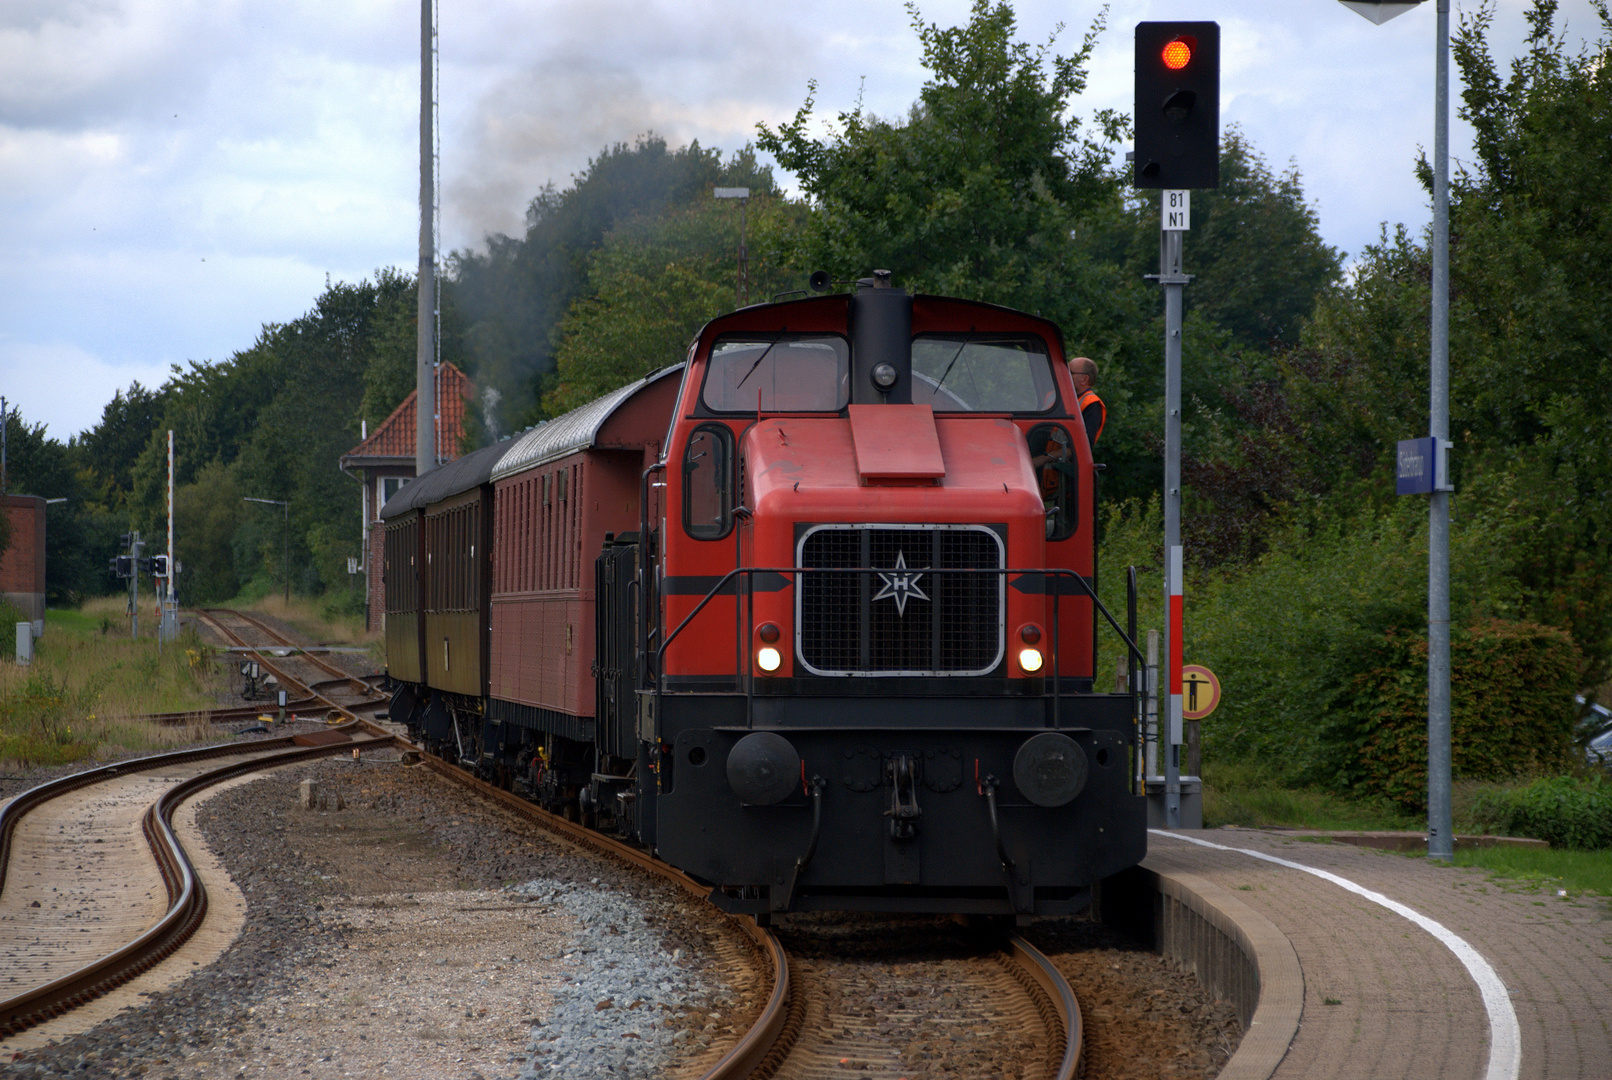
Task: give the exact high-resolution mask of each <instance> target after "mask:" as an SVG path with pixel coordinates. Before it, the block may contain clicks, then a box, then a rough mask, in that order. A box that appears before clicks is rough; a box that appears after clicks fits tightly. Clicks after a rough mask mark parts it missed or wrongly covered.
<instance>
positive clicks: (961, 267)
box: [758, 0, 1123, 307]
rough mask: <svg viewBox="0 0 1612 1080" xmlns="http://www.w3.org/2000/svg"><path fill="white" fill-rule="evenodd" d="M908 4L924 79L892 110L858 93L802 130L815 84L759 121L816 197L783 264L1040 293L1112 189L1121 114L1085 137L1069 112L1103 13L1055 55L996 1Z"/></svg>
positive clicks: (1048, 289) (987, 293) (1032, 295)
mask: <svg viewBox="0 0 1612 1080" xmlns="http://www.w3.org/2000/svg"><path fill="white" fill-rule="evenodd" d="M907 10H908V12H909V13H910V14H911V16H912V23H913V27H914V29H915V31H916V32H917V34H918V39H919V41H920V43H921V44H922V47H923V62H924V66H925V67H926V68H928V69H929V72H930V78H929V79H928V80H927V81H926V82H925V83H924V85H923V88H922V90H921V91H920V92H919V99H918V101H917V102H916V103H915V104H914V105H913V107H912V109H911V111H910V112H909V113H908V115H907V116H906V117H905V118H904V119H901V120H889V119H883V118H880V117H877V116H874V115H872V114H870V113H867V112H864V111H863V109H862V107H861V105H860V104H858V105H857V106H856V107H855V108H853V109H851V110H850V111H848V112H842V113H840V114H839V116H838V125H837V126H838V129H839V130H838V131H837V132H836V133H831V134H829V135H828V136H827V137H826V138H823V139H817V138H814V137H812V136H811V135H810V134H809V133H808V127H809V126H810V125H811V122H812V119H813V109H814V108H815V105H816V101H815V93H816V84H815V83H813V84H811V85H810V89H809V91H808V95H807V99H806V103H805V104H804V105H802V106H801V108H800V110H799V111H798V112H797V113H796V114H795V118H794V119H793V120H791V121H790V122H789V123H787V124H784V125H782V126H781V127H780V128H778V129H777V130H776V131H774V130H772V129H771V128H769V127H767V126H766V125H765V124H762V125H760V126H759V127H758V131H759V132H760V135H759V138H758V142H759V144H760V146H761V147H762V149H764V150H767V151H769V152H771V153H772V154H773V155H774V156H775V157H776V158H777V159H778V163H779V164H780V165H781V166H782V167H783V168H785V169H787V170H789V171H790V172H792V173H794V174H795V175H796V176H797V177H798V178H799V180H800V185H801V189H802V190H803V191H804V192H805V193H806V195H807V196H808V197H809V198H810V200H811V202H812V207H813V210H814V213H813V215H812V219H811V222H810V223H809V225H808V226H807V228H806V229H805V230H804V231H803V233H802V236H801V243H800V251H799V253H798V256H797V257H796V258H795V259H794V260H793V261H794V262H796V263H797V264H799V265H809V266H816V267H821V268H823V269H826V270H828V271H830V272H831V273H832V274H833V275H834V276H835V277H836V278H842V279H844V278H855V277H861V276H863V275H865V274H867V273H868V272H869V271H870V270H872V269H873V268H874V267H876V266H877V267H882V268H887V269H890V270H891V271H893V272H894V274H895V276H896V278H897V280H898V281H900V282H902V283H903V284H905V285H906V286H907V287H908V288H909V289H912V290H914V291H920V290H921V291H925V292H936V293H946V294H950V295H956V296H965V297H971V298H978V299H982V300H989V301H993V302H996V303H1004V304H1014V305H1016V306H1019V307H1040V306H1043V304H1044V303H1046V302H1049V301H1051V300H1052V299H1053V296H1054V292H1055V290H1057V289H1058V288H1059V287H1060V286H1062V285H1063V284H1065V283H1066V282H1067V276H1066V274H1064V273H1063V270H1064V265H1065V263H1066V262H1067V260H1068V259H1069V258H1070V256H1071V255H1072V254H1073V252H1072V251H1071V248H1072V244H1071V237H1070V232H1071V229H1073V228H1074V226H1075V225H1076V223H1077V221H1078V220H1079V218H1080V217H1081V215H1082V214H1084V213H1087V212H1092V211H1096V210H1097V209H1099V208H1100V207H1102V206H1104V205H1105V204H1107V203H1109V202H1110V201H1111V200H1112V199H1113V197H1114V194H1115V191H1116V188H1117V182H1116V177H1115V175H1114V173H1113V172H1112V170H1111V168H1110V167H1109V160H1110V158H1111V156H1112V153H1113V151H1114V149H1115V145H1116V143H1117V141H1118V139H1119V138H1120V135H1121V133H1122V131H1123V119H1122V118H1121V117H1119V116H1117V115H1114V114H1111V113H1103V114H1099V120H1100V132H1101V137H1099V138H1092V137H1089V136H1087V135H1086V134H1085V132H1084V129H1083V127H1082V122H1081V120H1080V119H1079V118H1078V117H1077V116H1075V115H1074V114H1073V113H1072V111H1071V105H1072V99H1073V98H1074V97H1075V96H1076V95H1078V94H1079V93H1080V92H1081V91H1082V90H1084V89H1085V86H1086V65H1087V63H1088V61H1089V60H1090V57H1091V52H1092V49H1093V48H1094V47H1095V45H1096V42H1097V36H1098V34H1099V33H1100V32H1101V30H1102V28H1103V16H1102V15H1099V16H1098V17H1097V19H1096V20H1094V22H1093V24H1092V26H1091V29H1090V30H1089V31H1088V32H1087V34H1086V37H1085V39H1084V41H1083V42H1082V44H1081V47H1080V48H1079V49H1078V50H1077V51H1076V52H1075V53H1074V54H1073V55H1070V56H1061V55H1059V54H1057V53H1055V52H1053V51H1052V44H1053V43H1052V42H1049V43H1047V44H1046V45H1042V46H1039V47H1034V48H1032V47H1031V46H1030V45H1028V44H1027V43H1025V42H1022V41H1015V40H1014V33H1015V31H1016V26H1017V24H1016V19H1015V16H1014V14H1013V9H1012V8H1011V7H1010V6H1009V5H1008V4H1006V3H996V4H992V3H990V2H989V0H975V3H974V5H973V8H972V11H971V15H970V19H969V22H968V24H967V25H966V26H963V27H953V28H943V27H940V26H938V25H935V24H926V23H925V22H924V21H923V18H922V16H921V15H920V14H919V12H918V9H917V7H916V6H914V5H913V4H910V3H909V4H908V5H907Z"/></svg>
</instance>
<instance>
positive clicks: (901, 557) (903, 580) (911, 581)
mask: <svg viewBox="0 0 1612 1080" xmlns="http://www.w3.org/2000/svg"><path fill="white" fill-rule="evenodd" d="M923 576H924V575H923V571H922V570H918V571H909V570H908V569H907V556H906V554H905V553H903V552H900V551H898V552H896V565H895V567H894V568H893V569H892V570H891V572H890V573H885V572H884V571H882V570H881V571H879V580H880V581H882V582H884V588H882V589H880V590H879V592H878V594H877V595H875V596H874V597H873V599H875V600H883V599H885V598H886V597H889V598H890V599H892V600H894V601H895V602H896V615H897V616H898V617H904V616H905V615H906V614H907V601H908V600H914V599H916V600H928V599H929V597H928V596H927V595H926V594H925V593H924V591H923V590H922V589H920V588H919V587H918V579H919V578H921V577H923Z"/></svg>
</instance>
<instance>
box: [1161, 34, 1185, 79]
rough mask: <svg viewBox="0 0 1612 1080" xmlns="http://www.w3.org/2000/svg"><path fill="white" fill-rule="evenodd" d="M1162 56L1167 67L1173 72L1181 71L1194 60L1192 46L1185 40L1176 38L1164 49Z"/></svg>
mask: <svg viewBox="0 0 1612 1080" xmlns="http://www.w3.org/2000/svg"><path fill="white" fill-rule="evenodd" d="M1161 56H1162V58H1163V60H1164V66H1165V67H1167V68H1169V69H1170V70H1171V71H1180V70H1181V69H1182V68H1184V67H1186V66H1187V64H1188V63H1189V62H1190V61H1191V60H1192V46H1191V45H1189V44H1188V43H1187V42H1186V41H1185V40H1184V39H1182V38H1176V39H1175V40H1174V41H1172V42H1170V43H1169V44H1168V45H1166V46H1165V47H1164V52H1163V53H1162V54H1161Z"/></svg>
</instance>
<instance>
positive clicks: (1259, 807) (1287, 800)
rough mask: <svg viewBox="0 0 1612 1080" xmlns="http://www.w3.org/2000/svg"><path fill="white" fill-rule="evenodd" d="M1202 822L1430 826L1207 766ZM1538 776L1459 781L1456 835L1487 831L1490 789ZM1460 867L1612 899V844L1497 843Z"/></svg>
mask: <svg viewBox="0 0 1612 1080" xmlns="http://www.w3.org/2000/svg"><path fill="white" fill-rule="evenodd" d="M1204 773H1205V776H1204V786H1203V819H1204V825H1205V826H1207V827H1209V828H1214V827H1216V826H1219V825H1241V826H1244V827H1247V828H1273V827H1275V828H1290V829H1324V830H1328V831H1356V830H1358V831H1377V830H1392V831H1412V832H1420V831H1422V830H1424V829H1426V827H1427V820H1426V818H1425V817H1422V816H1420V815H1415V814H1409V813H1407V812H1405V811H1404V810H1402V809H1400V808H1399V807H1398V806H1396V805H1394V804H1391V803H1383V802H1376V801H1370V800H1358V799H1349V798H1347V797H1344V796H1341V795H1337V794H1334V793H1331V792H1326V791H1318V790H1314V789H1308V788H1291V787H1286V786H1284V785H1282V784H1281V783H1279V782H1277V781H1275V780H1273V779H1272V778H1271V777H1269V776H1268V775H1266V774H1265V773H1264V772H1262V771H1261V770H1259V769H1257V768H1253V767H1249V766H1247V765H1222V766H1218V767H1215V766H1211V765H1209V764H1208V763H1206V764H1205V768H1204ZM1531 779H1532V777H1525V778H1522V779H1518V780H1516V781H1512V782H1508V783H1493V782H1487V781H1471V780H1461V781H1456V783H1455V784H1454V787H1453V790H1452V792H1451V809H1452V811H1453V816H1454V819H1455V830H1456V832H1457V833H1458V834H1462V835H1466V834H1476V833H1482V832H1484V831H1485V830H1484V829H1483V828H1482V825H1481V822H1479V821H1478V820H1477V819H1476V817H1475V815H1474V813H1473V808H1474V805H1475V804H1476V802H1477V799H1478V796H1479V795H1480V794H1482V793H1484V792H1486V791H1499V790H1505V789H1508V788H1513V787H1519V786H1521V785H1523V784H1526V783H1527V782H1528V781H1529V780H1531ZM1455 865H1456V866H1472V867H1478V868H1480V869H1483V870H1487V871H1489V872H1490V873H1491V874H1493V875H1495V877H1497V878H1501V879H1504V880H1506V881H1507V882H1508V883H1511V884H1510V885H1509V886H1508V887H1511V888H1517V889H1523V890H1529V891H1538V892H1544V893H1548V894H1549V895H1555V891H1556V890H1557V889H1566V890H1567V891H1568V893H1569V894H1578V893H1597V894H1600V895H1602V896H1612V849H1604V850H1601V851H1565V850H1560V849H1556V848H1537V847H1532V846H1529V847H1515V846H1510V845H1499V846H1496V847H1488V848H1473V849H1468V848H1463V849H1461V850H1458V851H1457V852H1456V853H1455Z"/></svg>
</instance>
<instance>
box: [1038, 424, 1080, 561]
mask: <svg viewBox="0 0 1612 1080" xmlns="http://www.w3.org/2000/svg"><path fill="white" fill-rule="evenodd" d="M1026 440H1027V441H1028V442H1029V444H1030V465H1031V467H1032V468H1034V469H1035V478H1036V483H1037V484H1038V485H1039V486H1040V488H1041V501H1042V503H1043V504H1044V505H1045V506H1046V509H1047V539H1048V540H1067V539H1069V537H1071V536H1073V535H1074V532H1075V526H1076V525H1077V524H1078V523H1079V521H1080V513H1079V511H1080V463H1079V459H1078V458H1076V457H1075V444H1074V439H1073V438H1072V437H1071V436H1070V434H1069V429H1068V428H1066V427H1064V426H1063V425H1062V424H1037V425H1036V426H1035V427H1033V428H1031V429H1030V434H1029V435H1028V436H1026Z"/></svg>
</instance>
